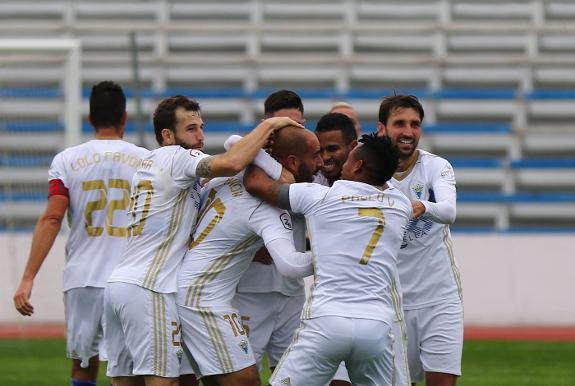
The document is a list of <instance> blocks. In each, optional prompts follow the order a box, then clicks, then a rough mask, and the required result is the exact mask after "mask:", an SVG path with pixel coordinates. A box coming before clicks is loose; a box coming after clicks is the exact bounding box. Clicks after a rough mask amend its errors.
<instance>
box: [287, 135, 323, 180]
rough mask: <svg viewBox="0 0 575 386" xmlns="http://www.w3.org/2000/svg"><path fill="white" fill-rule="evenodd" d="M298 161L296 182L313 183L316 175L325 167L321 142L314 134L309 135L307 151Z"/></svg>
mask: <svg viewBox="0 0 575 386" xmlns="http://www.w3.org/2000/svg"><path fill="white" fill-rule="evenodd" d="M298 161H299V167H298V170H297V173H296V174H297V175H294V177H295V180H296V182H312V181H313V176H314V174H316V173H317V172H318V170H319V169H320V168H321V167H322V166H323V160H322V159H321V148H320V146H319V141H318V139H317V137H316V136H315V134H313V133H312V132H309V133H308V135H307V141H306V151H305V153H304V154H302V155H301V156H300V157H299V160H298Z"/></svg>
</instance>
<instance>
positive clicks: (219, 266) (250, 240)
mask: <svg viewBox="0 0 575 386" xmlns="http://www.w3.org/2000/svg"><path fill="white" fill-rule="evenodd" d="M258 240H260V237H259V236H257V235H251V236H248V237H246V238H244V239H243V240H242V241H240V242H239V243H237V244H236V245H234V246H233V247H232V248H231V249H230V250H228V251H226V252H225V253H224V254H223V255H220V256H218V257H217V258H215V259H214V261H212V262H211V263H210V264H209V265H208V266H207V267H206V268H205V270H204V271H203V272H202V273H201V274H200V276H199V277H198V278H197V279H196V280H195V282H194V283H192V284H191V285H190V286H189V287H188V291H187V294H186V301H185V305H186V306H188V307H198V308H199V307H201V306H200V300H201V296H202V291H203V290H204V288H205V286H206V284H208V283H209V282H211V281H212V280H214V279H215V278H216V277H217V276H218V275H219V274H220V273H222V271H223V270H224V269H225V267H226V266H227V265H228V264H229V263H230V261H232V259H233V258H234V257H235V256H237V255H239V254H242V253H244V252H245V251H246V250H247V249H248V248H250V247H251V246H252V245H253V244H255V243H256V242H257V241H258Z"/></svg>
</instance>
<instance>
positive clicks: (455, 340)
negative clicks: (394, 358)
mask: <svg viewBox="0 0 575 386" xmlns="http://www.w3.org/2000/svg"><path fill="white" fill-rule="evenodd" d="M404 313H405V322H406V325H407V359H408V363H409V370H410V374H411V381H412V382H423V380H424V377H425V372H427V371H429V372H437V373H446V374H453V375H458V376H459V375H461V353H462V350H463V305H462V303H461V302H455V303H443V304H437V305H434V306H430V307H425V308H420V309H416V310H406V311H405V312H404Z"/></svg>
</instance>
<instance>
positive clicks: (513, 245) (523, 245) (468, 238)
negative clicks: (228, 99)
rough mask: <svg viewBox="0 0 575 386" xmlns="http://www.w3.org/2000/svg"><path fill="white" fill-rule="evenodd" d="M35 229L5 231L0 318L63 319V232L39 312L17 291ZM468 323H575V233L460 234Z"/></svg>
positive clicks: (40, 283) (37, 289) (41, 290)
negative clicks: (29, 313)
mask: <svg viewBox="0 0 575 386" xmlns="http://www.w3.org/2000/svg"><path fill="white" fill-rule="evenodd" d="M30 239H31V235H30V234H24V233H16V234H6V233H4V234H0V249H1V250H0V261H1V262H2V263H1V266H0V291H1V294H2V296H1V300H0V323H3V322H19V321H22V320H26V321H27V322H30V321H35V322H58V321H63V315H64V307H63V304H62V267H63V263H64V245H65V243H64V241H65V238H64V237H59V238H58V240H57V241H56V244H55V245H54V248H52V252H51V253H50V255H49V256H48V259H47V260H46V262H45V265H44V266H43V267H42V269H41V271H40V274H39V276H38V278H37V280H36V284H35V286H34V290H33V293H32V304H33V305H34V307H35V315H34V316H33V317H32V318H24V317H21V316H20V315H19V314H18V313H17V312H16V311H15V310H14V307H13V305H12V296H13V293H14V290H15V289H16V286H17V285H18V281H19V279H20V276H21V274H22V271H23V269H24V265H25V263H26V258H27V255H28V250H29V245H30ZM454 241H455V252H456V256H457V258H458V261H459V265H460V268H461V272H462V276H463V291H464V302H465V321H466V323H467V324H473V325H511V324H524V325H543V324H550V325H575V307H573V306H572V304H573V296H575V254H574V253H573V249H572V247H573V243H574V242H575V235H573V234H561V235H550V234H521V235H502V234H478V235H470V234H455V235H454Z"/></svg>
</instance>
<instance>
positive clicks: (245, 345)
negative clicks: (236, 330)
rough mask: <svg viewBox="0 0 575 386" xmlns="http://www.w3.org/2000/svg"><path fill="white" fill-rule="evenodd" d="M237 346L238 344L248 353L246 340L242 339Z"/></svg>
mask: <svg viewBox="0 0 575 386" xmlns="http://www.w3.org/2000/svg"><path fill="white" fill-rule="evenodd" d="M238 346H240V348H241V349H242V350H243V351H244V352H245V353H246V354H247V353H248V349H249V348H250V346H249V344H248V341H247V340H245V339H243V340H242V341H241V342H240V343H239V344H238Z"/></svg>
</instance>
